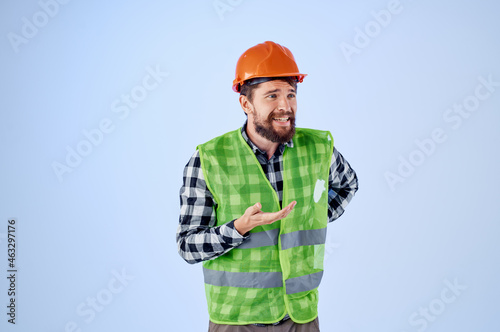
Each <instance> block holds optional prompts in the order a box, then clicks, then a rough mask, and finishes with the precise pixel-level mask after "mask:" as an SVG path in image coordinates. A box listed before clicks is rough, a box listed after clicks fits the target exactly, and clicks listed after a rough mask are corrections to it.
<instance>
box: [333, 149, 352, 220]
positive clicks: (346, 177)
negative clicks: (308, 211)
mask: <svg viewBox="0 0 500 332" xmlns="http://www.w3.org/2000/svg"><path fill="white" fill-rule="evenodd" d="M328 184H329V189H328V222H332V221H334V220H335V219H337V218H338V217H340V216H341V215H342V214H343V213H344V210H345V208H346V206H347V204H349V202H350V201H351V199H352V197H353V196H354V194H355V193H356V191H358V177H357V176H356V172H354V170H353V169H352V168H351V166H350V165H349V163H348V162H347V160H345V159H344V157H343V156H342V155H341V154H340V152H338V151H337V149H336V148H334V149H333V155H332V164H331V166H330V178H329V181H328Z"/></svg>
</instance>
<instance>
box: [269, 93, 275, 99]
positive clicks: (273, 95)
mask: <svg viewBox="0 0 500 332" xmlns="http://www.w3.org/2000/svg"><path fill="white" fill-rule="evenodd" d="M267 98H273V99H274V98H276V94H274V93H273V94H271V95H269V96H267Z"/></svg>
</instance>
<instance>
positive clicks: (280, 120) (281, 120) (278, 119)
mask: <svg viewBox="0 0 500 332" xmlns="http://www.w3.org/2000/svg"><path fill="white" fill-rule="evenodd" d="M289 119H290V118H273V120H276V121H279V122H286V121H288V120H289Z"/></svg>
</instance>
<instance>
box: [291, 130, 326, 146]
mask: <svg viewBox="0 0 500 332" xmlns="http://www.w3.org/2000/svg"><path fill="white" fill-rule="evenodd" d="M293 140H294V143H295V141H296V140H297V141H298V142H301V141H310V140H313V141H321V142H327V141H332V142H333V137H332V134H331V133H330V132H329V131H327V130H318V129H310V128H296V129H295V135H294V136H293Z"/></svg>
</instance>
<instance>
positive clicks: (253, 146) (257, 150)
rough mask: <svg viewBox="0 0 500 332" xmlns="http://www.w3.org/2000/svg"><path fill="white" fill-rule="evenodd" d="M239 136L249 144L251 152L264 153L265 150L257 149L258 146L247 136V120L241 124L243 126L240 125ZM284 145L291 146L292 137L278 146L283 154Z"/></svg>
mask: <svg viewBox="0 0 500 332" xmlns="http://www.w3.org/2000/svg"><path fill="white" fill-rule="evenodd" d="M241 136H243V139H244V140H245V142H247V143H248V145H250V147H251V148H252V151H253V153H255V154H257V153H259V154H263V155H266V152H265V151H262V150H261V149H259V147H258V146H257V145H255V144H254V143H253V142H252V140H251V139H250V137H248V135H247V121H245V123H244V124H243V127H241ZM285 146H288V147H289V148H293V139H290V140H289V141H288V142H286V143H283V144H280V145H279V146H278V151H279V153H280V154H283V152H284V151H285Z"/></svg>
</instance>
